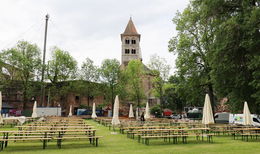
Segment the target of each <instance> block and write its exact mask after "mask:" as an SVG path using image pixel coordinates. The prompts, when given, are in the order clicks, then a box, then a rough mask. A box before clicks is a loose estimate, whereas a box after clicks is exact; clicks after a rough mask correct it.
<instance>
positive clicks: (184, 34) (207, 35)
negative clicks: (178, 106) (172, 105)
mask: <svg viewBox="0 0 260 154" xmlns="http://www.w3.org/2000/svg"><path fill="white" fill-rule="evenodd" d="M200 10H201V8H200V5H195V4H194V3H193V1H191V4H190V5H189V6H188V7H187V8H186V9H185V10H184V11H183V12H182V13H177V15H176V17H175V18H174V19H173V22H174V23H175V24H176V30H177V31H178V34H177V36H175V37H173V38H172V39H171V40H170V42H169V51H170V52H174V53H175V54H177V56H178V57H177V60H176V67H177V69H178V70H177V75H178V76H179V77H180V79H182V80H183V82H180V84H183V85H182V87H184V88H186V95H184V96H185V97H186V98H184V99H185V100H187V101H189V102H192V103H193V104H194V105H198V106H201V105H202V103H203V97H204V95H205V92H207V93H208V94H209V96H210V98H211V102H212V104H213V107H214V90H213V83H212V78H211V74H210V72H211V69H212V68H211V64H210V61H209V59H210V57H209V53H210V52H211V51H212V48H211V46H212V44H213V42H214V31H215V29H214V24H215V23H214V22H213V21H212V20H210V19H204V18H201V11H200ZM180 86H181V85H180Z"/></svg>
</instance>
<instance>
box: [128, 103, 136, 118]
mask: <svg viewBox="0 0 260 154" xmlns="http://www.w3.org/2000/svg"><path fill="white" fill-rule="evenodd" d="M128 117H129V118H134V117H135V116H134V112H133V106H132V104H130V109H129V116H128Z"/></svg>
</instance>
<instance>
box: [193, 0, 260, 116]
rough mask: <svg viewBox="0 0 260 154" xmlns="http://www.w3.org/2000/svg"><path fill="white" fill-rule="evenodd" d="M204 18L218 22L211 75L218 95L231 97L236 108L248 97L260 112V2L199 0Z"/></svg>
mask: <svg viewBox="0 0 260 154" xmlns="http://www.w3.org/2000/svg"><path fill="white" fill-rule="evenodd" d="M194 5H198V6H200V8H201V13H202V16H201V17H203V18H204V19H207V20H212V21H214V22H216V23H217V26H216V27H217V28H216V31H215V33H214V44H213V45H212V49H214V50H213V51H214V52H212V54H211V57H212V58H211V60H210V63H211V68H212V71H211V74H212V75H211V76H212V81H213V83H214V87H215V90H216V94H217V95H218V96H219V97H228V99H229V101H228V103H229V104H230V105H231V109H232V111H233V112H237V111H241V110H242V107H243V102H244V101H248V103H249V106H250V108H251V109H252V112H257V113H260V108H259V103H260V95H259V93H260V86H259V85H260V80H259V74H260V70H259V66H260V61H259V59H260V31H259V29H260V22H259V19H260V2H259V1H256V0H238V1H234V0H233V1H225V0H216V1H210V0H205V1H201V0H196V1H194Z"/></svg>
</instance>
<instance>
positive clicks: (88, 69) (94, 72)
mask: <svg viewBox="0 0 260 154" xmlns="http://www.w3.org/2000/svg"><path fill="white" fill-rule="evenodd" d="M80 80H82V81H83V82H82V83H81V84H80V85H78V88H79V90H80V91H79V92H80V93H81V94H82V95H85V96H87V98H88V106H89V102H90V99H91V98H93V96H95V95H96V94H97V93H98V91H99V90H100V89H98V86H97V85H96V83H95V82H97V81H98V80H99V71H98V67H97V66H95V65H94V62H93V61H92V60H91V59H90V58H86V59H85V61H84V62H83V64H82V66H81V70H80ZM84 81H85V82H84ZM86 81H87V82H86Z"/></svg>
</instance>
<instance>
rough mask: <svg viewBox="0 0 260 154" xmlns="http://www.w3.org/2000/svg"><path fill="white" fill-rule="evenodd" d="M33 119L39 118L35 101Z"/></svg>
mask: <svg viewBox="0 0 260 154" xmlns="http://www.w3.org/2000/svg"><path fill="white" fill-rule="evenodd" d="M32 117H33V118H36V117H38V116H37V102H36V101H34V104H33V113H32Z"/></svg>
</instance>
